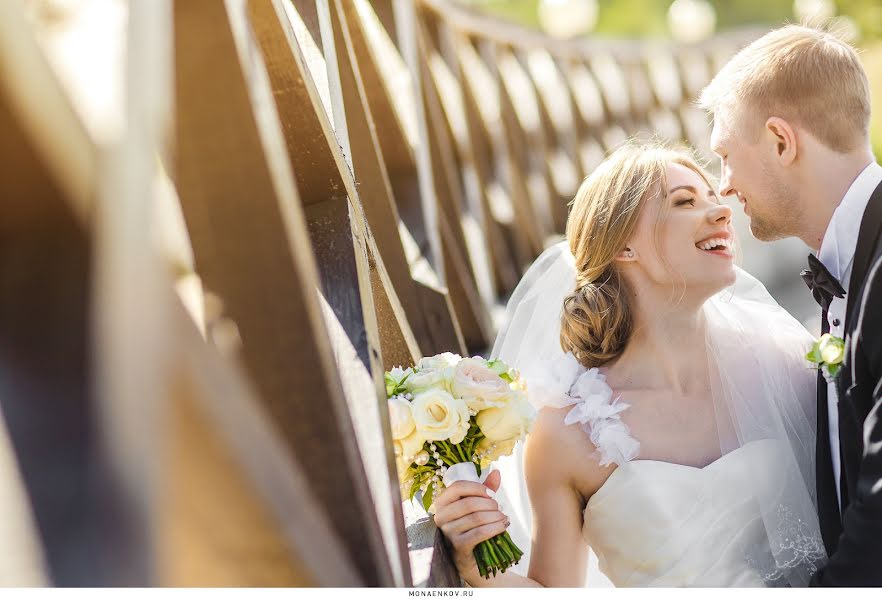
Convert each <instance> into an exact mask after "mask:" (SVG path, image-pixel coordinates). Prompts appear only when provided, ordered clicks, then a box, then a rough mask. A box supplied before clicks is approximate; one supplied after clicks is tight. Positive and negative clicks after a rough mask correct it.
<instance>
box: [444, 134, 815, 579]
mask: <svg viewBox="0 0 882 600" xmlns="http://www.w3.org/2000/svg"><path fill="white" fill-rule="evenodd" d="M731 216H732V213H731V209H730V208H729V207H727V206H726V205H724V204H721V203H720V200H719V198H718V197H717V196H716V194H715V192H714V190H713V185H712V184H711V179H710V177H709V175H708V174H707V173H705V171H704V170H702V168H701V167H699V166H698V165H697V164H696V163H695V161H694V160H693V159H692V158H691V157H689V156H688V155H686V154H683V153H680V152H677V151H673V150H669V149H665V148H662V147H659V146H655V145H638V144H631V145H628V146H625V147H623V148H621V149H619V150H618V151H616V152H615V153H613V154H612V155H611V156H610V157H609V158H608V159H607V160H606V161H604V163H603V164H602V165H601V166H600V167H598V168H597V169H596V170H595V172H594V173H593V174H592V175H591V176H590V177H589V178H588V179H586V180H585V181H584V182H583V184H582V186H581V187H580V189H579V191H578V192H577V194H576V197H575V199H574V200H573V202H572V208H571V212H570V216H569V220H568V222H567V231H566V234H567V235H566V237H567V241H566V242H563V243H561V244H558V245H556V246H554V247H552V248H549V249H548V250H546V251H545V252H544V253H543V254H542V255H541V256H540V257H539V258H538V259H537V260H536V262H535V263H534V264H533V266H532V267H531V268H530V269H529V270H528V272H527V273H526V274H525V276H524V278H523V279H522V280H521V282H520V284H519V285H518V287H517V289H516V290H515V292H514V294H513V295H512V298H511V300H510V301H509V305H508V309H507V315H506V320H505V325H504V327H503V330H502V331H501V332H500V334H499V336H498V338H497V340H496V344H495V345H494V349H493V356H494V357H498V358H501V359H503V360H505V361H506V362H507V363H509V364H510V365H513V366H515V367H517V368H518V369H519V370H520V371H521V373H522V374H523V376H524V378H525V379H526V381H527V385H528V395H529V397H530V400H531V402H533V403H534V405H536V406H537V408H540V409H541V410H539V411H538V416H537V419H536V422H535V424H534V426H533V429H532V431H531V433H530V435H529V436H528V437H527V440H526V443H525V445H524V446H523V447H521V445H520V444H519V447H518V448H517V450H516V453H515V455H513V456H512V457H508V458H507V459H503V460H502V461H500V469H497V470H495V471H493V472H492V473H491V474H490V475H489V477H487V479H486V480H485V482H484V484H483V485H482V484H480V483H471V482H466V481H460V482H457V483H454V484H453V485H451V486H450V487H448V488H446V489H445V490H444V491H443V492H442V493H441V494H440V495H439V496H438V497H437V498H436V500H435V510H436V512H435V515H434V519H435V523H436V524H437V526H438V527H439V528H440V529H441V530H442V532H443V533H444V535H445V537H446V538H447V539H448V541H449V542H450V544H451V546H452V548H453V556H454V560H455V564H456V566H457V569H458V570H459V573H460V575H461V576H462V578H463V579H464V580H465V581H466V582H467V583H468V584H469V585H471V586H473V587H519V586H554V587H573V586H582V585H585V583H586V573H587V572H588V557H589V548H590V549H591V550H593V551H594V553H596V555H597V558H598V561H599V568H600V570H601V571H602V572H603V573H604V575H605V576H606V577H608V578H609V580H610V581H611V582H612V583H613V584H614V585H616V586H799V585H806V584H807V582H808V579H809V577H810V575H811V573H813V572H814V571H815V570H816V569H817V567H818V565H819V564H820V561H821V560H823V559H824V558H825V556H826V555H825V553H824V549H823V544H822V542H821V536H820V532H819V529H818V522H817V515H816V510H815V503H814V490H815V485H814V464H813V458H814V440H815V434H814V423H815V403H814V395H815V377H816V375H815V372H814V371H811V370H810V369H809V368H808V367H807V363H806V361H805V359H804V358H803V357H804V355H805V353H806V352H807V351H808V350H809V348H810V346H811V343H812V342H813V339H812V337H811V336H810V335H809V334H808V332H806V331H805V329H804V328H803V327H802V326H801V325H800V324H799V323H798V322H797V321H795V320H794V319H793V318H792V317H791V316H790V315H789V314H788V313H787V312H786V311H784V310H783V309H782V308H780V307H779V306H778V305H777V304H776V303H775V302H774V301H773V300H772V299H771V297H770V296H769V295H768V293H767V292H766V290H765V288H763V286H762V285H761V284H760V283H759V282H758V281H757V280H755V279H754V278H752V277H751V276H750V275H748V274H746V273H745V272H743V271H741V270H740V269H738V268H737V267H736V266H735V264H734V262H735V237H734V235H733V230H732V227H731V223H730V220H731ZM501 483H502V484H503V485H502V488H499V486H500V484H501ZM497 489H498V490H499V493H498V494H495V493H494V490H497ZM506 528H508V529H510V533H511V535H512V537H513V538H514V539H515V541H516V542H517V543H518V545H519V546H520V547H521V549H523V550H525V551H526V553H525V556H524V558H523V559H522V560H521V564H519V565H518V566H517V567H515V568H513V569H510V570H509V571H507V572H506V573H504V574H500V575H498V576H497V577H495V578H494V577H490V578H489V579H486V580H485V579H483V578H481V577H480V575H479V574H478V570H477V567H476V565H475V561H474V558H473V556H472V549H473V548H474V547H475V545H476V544H478V543H479V542H481V541H483V540H485V539H489V538H491V537H493V536H494V535H496V534H498V533H501V532H502V531H503V530H505V529H506Z"/></svg>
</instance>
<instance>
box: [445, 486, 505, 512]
mask: <svg viewBox="0 0 882 600" xmlns="http://www.w3.org/2000/svg"><path fill="white" fill-rule="evenodd" d="M488 491H489V490H488V489H487V488H486V487H485V486H484V484H482V483H474V482H472V481H457V482H456V483H454V484H453V485H451V486H450V487H447V488H445V489H444V490H443V491H442V492H441V493H440V494H438V496H437V497H436V498H435V508H436V512H437V511H438V510H440V509H441V507H443V506H447V505H448V504H451V503H453V502H456V501H457V500H459V499H460V498H466V497H468V496H479V497H481V498H489V497H490V496H491V494H488V493H487V492H488Z"/></svg>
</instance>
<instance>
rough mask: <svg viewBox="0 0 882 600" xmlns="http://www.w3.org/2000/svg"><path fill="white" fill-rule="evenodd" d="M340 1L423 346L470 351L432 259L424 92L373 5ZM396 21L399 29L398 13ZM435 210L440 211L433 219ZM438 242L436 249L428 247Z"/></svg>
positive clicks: (432, 205)
mask: <svg viewBox="0 0 882 600" xmlns="http://www.w3.org/2000/svg"><path fill="white" fill-rule="evenodd" d="M340 8H341V9H342V13H344V14H341V17H343V18H341V21H345V22H346V27H347V31H348V34H349V37H348V39H349V40H350V42H351V52H352V54H354V56H355V57H356V60H355V61H354V62H353V63H352V64H353V66H355V65H357V68H358V73H359V75H360V77H361V81H362V84H363V86H362V89H363V90H364V91H365V95H366V97H367V104H368V107H369V109H370V113H371V115H372V118H373V119H374V123H375V131H376V133H377V139H378V141H379V146H380V150H381V153H382V156H383V161H384V163H385V166H386V169H387V173H388V175H389V180H390V183H391V187H392V192H393V196H394V198H395V202H396V205H397V208H398V211H399V215H400V217H401V219H402V221H403V222H404V224H405V227H404V228H403V229H402V230H401V234H402V242H403V243H404V248H405V253H406V254H407V256H408V262H409V264H410V273H411V277H412V278H413V279H414V281H415V287H416V290H417V298H418V299H419V303H420V307H421V309H422V311H423V312H424V317H425V332H426V333H427V338H426V339H425V340H420V343H421V349H422V350H423V352H424V353H425V354H427V355H428V354H436V353H439V352H445V351H450V349H451V348H456V349H457V351H461V352H465V345H464V342H463V340H462V336H461V334H460V329H459V324H458V323H456V318H455V314H454V313H453V312H452V307H451V306H450V304H449V302H448V301H447V300H445V299H444V298H443V296H446V294H447V289H446V287H444V279H443V277H444V273H443V269H442V270H439V269H438V266H437V264H435V263H433V262H430V257H431V256H432V252H438V251H440V237H439V238H438V241H437V242H436V241H432V238H434V237H437V236H439V233H438V232H437V229H438V228H437V224H433V223H435V222H436V221H437V215H436V213H437V200H436V198H435V190H434V185H433V184H434V176H433V174H432V170H431V168H430V167H431V165H430V161H429V160H428V159H427V157H422V158H421V159H420V160H419V164H418V160H417V158H418V156H419V155H418V152H422V151H423V150H421V149H420V148H419V144H420V143H422V142H420V141H419V139H421V134H420V133H419V132H420V131H421V130H422V131H425V123H424V121H423V119H422V116H421V115H420V114H419V111H417V110H415V109H414V108H413V107H409V106H408V102H411V103H413V102H416V101H417V100H418V99H419V94H418V93H417V92H416V91H415V90H414V89H413V84H412V81H411V76H410V75H409V73H408V72H407V67H406V65H405V64H404V62H403V59H402V57H401V56H400V55H399V54H398V53H397V50H396V49H395V47H394V45H393V44H392V43H391V41H390V40H389V39H388V37H387V36H386V35H385V30H383V29H382V26H381V25H380V24H379V21H378V19H377V17H376V15H375V14H374V13H373V11H372V9H371V7H370V6H369V5H368V4H367V3H366V2H362V1H358V0H356V1H354V2H346V3H342V5H341V7H340ZM396 23H398V27H399V31H401V27H402V24H401V23H399V22H398V20H397V17H396ZM421 122H422V124H421ZM424 137H425V135H424V134H422V138H423V139H424ZM430 214H431V215H435V216H433V217H431V220H430V219H429V215H430ZM430 225H431V226H430ZM435 246H437V248H436V250H434V251H431V252H430V248H431V247H435ZM442 260H443V259H442ZM442 266H443V265H442ZM445 311H446V312H445Z"/></svg>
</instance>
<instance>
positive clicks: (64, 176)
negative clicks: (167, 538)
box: [0, 3, 149, 586]
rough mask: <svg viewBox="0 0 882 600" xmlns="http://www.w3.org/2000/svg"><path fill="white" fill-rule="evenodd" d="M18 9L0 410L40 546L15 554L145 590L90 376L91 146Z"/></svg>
mask: <svg viewBox="0 0 882 600" xmlns="http://www.w3.org/2000/svg"><path fill="white" fill-rule="evenodd" d="M20 10H21V7H20V6H19V5H17V4H12V3H4V4H3V6H2V7H0V130H2V131H3V135H2V136H0V160H2V163H3V165H4V167H3V169H2V170H0V202H2V205H3V212H4V217H3V219H2V221H0V247H2V250H0V256H2V257H3V258H2V261H0V289H2V295H0V332H2V334H0V369H2V370H3V377H2V378H0V380H2V390H0V408H2V412H3V420H4V421H5V424H6V427H7V430H8V438H9V441H10V442H11V446H12V448H13V449H14V452H15V455H16V462H17V468H18V471H19V472H20V474H21V480H22V482H23V484H24V487H25V490H26V491H27V499H28V502H29V504H30V510H31V511H32V513H33V519H34V522H35V525H36V528H35V532H34V534H35V535H37V536H39V537H38V540H39V541H36V540H33V539H32V540H29V541H28V540H25V541H24V542H23V543H22V545H21V548H19V549H18V550H17V553H18V552H20V553H21V556H19V557H17V558H18V560H19V561H20V562H19V564H22V563H30V564H31V565H32V568H33V569H34V572H33V574H32V576H33V577H35V578H38V579H43V580H44V581H48V582H51V583H52V584H54V585H61V586H66V585H74V586H78V585H89V586H96V585H145V584H146V583H147V582H148V581H149V580H148V579H147V573H146V571H145V569H144V567H145V561H143V560H142V559H143V557H142V556H141V554H140V551H141V550H142V549H143V548H142V547H140V546H138V545H137V544H135V543H132V542H133V541H134V540H133V539H132V538H131V537H130V534H131V533H132V532H134V531H137V529H138V523H135V522H134V519H132V518H131V515H130V514H129V512H128V510H127V508H128V505H127V499H126V498H125V494H124V492H123V488H122V486H121V485H120V483H121V482H120V481H119V480H118V479H116V478H115V477H114V472H113V470H112V469H111V468H109V464H110V460H109V459H110V457H109V456H108V455H107V448H106V447H105V446H104V444H103V441H104V440H103V432H102V430H101V428H100V424H101V423H100V421H101V419H100V414H99V407H98V406H96V403H95V395H94V388H93V382H92V380H91V373H92V369H93V366H94V365H93V360H94V357H93V351H94V338H93V335H92V329H91V328H92V324H93V322H94V321H93V319H94V315H95V313H94V312H93V307H92V306H91V301H92V291H91V285H92V280H93V275H94V273H93V268H92V252H93V240H92V239H91V235H90V232H89V221H90V216H91V207H92V200H93V198H94V197H95V195H96V194H97V192H98V188H97V182H98V181H99V179H100V177H99V171H98V164H99V163H98V157H97V149H96V148H95V146H94V144H93V143H92V141H91V140H90V139H89V137H88V135H87V134H86V131H85V128H84V126H83V124H82V122H81V121H80V120H79V119H78V117H77V116H76V115H75V111H74V110H73V108H72V106H71V103H70V100H69V98H68V97H67V96H66V95H65V94H64V93H63V92H62V88H61V86H60V85H59V83H58V80H57V79H56V77H55V75H54V74H53V73H52V70H51V69H50V68H49V66H48V64H47V62H46V60H45V57H44V56H43V55H42V53H41V52H40V50H39V49H38V47H37V45H36V43H35V40H34V33H33V31H32V29H31V27H30V25H29V24H28V23H27V22H26V21H25V18H24V15H23V14H22V13H21V12H20ZM27 529H28V524H27V523H26V522H25V523H22V530H24V531H27ZM25 535H28V534H27V533H25ZM40 546H41V547H42V553H41V552H40V549H39V547H40ZM40 554H42V559H41V558H40V556H39V555H40ZM44 561H45V562H44ZM44 567H45V572H43V569H44Z"/></svg>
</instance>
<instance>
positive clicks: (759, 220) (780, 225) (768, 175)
mask: <svg viewBox="0 0 882 600" xmlns="http://www.w3.org/2000/svg"><path fill="white" fill-rule="evenodd" d="M758 121H759V119H752V118H750V115H735V114H733V111H731V110H726V109H722V108H721V109H719V110H718V111H717V113H716V114H715V115H714V128H713V132H712V133H711V149H712V150H713V152H714V154H716V155H717V156H718V157H719V158H720V195H721V196H735V197H736V198H737V199H738V201H739V202H740V203H741V206H742V208H743V209H744V214H746V215H747V217H748V218H749V219H750V233H751V234H752V235H753V237H755V238H757V239H758V240H763V241H771V240H778V239H781V238H785V237H789V236H792V235H795V232H796V231H798V229H797V226H798V223H797V215H798V211H797V210H795V209H796V208H797V202H798V198H797V195H796V194H795V193H794V191H793V190H792V189H791V188H790V186H788V184H787V174H786V173H783V172H781V171H780V167H779V165H778V163H777V161H776V160H775V158H774V156H775V154H774V150H775V148H774V145H771V146H770V145H769V143H768V140H767V137H766V136H764V135H763V131H762V129H763V128H762V125H761V123H759V122H758Z"/></svg>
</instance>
